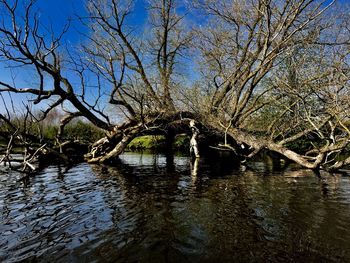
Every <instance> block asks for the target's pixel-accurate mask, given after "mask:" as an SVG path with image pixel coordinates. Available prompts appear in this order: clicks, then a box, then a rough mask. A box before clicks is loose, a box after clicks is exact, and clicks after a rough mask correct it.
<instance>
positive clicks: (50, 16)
mask: <svg viewBox="0 0 350 263" xmlns="http://www.w3.org/2000/svg"><path fill="white" fill-rule="evenodd" d="M327 1H329V2H330V1H331V0H327ZM24 2H26V1H25V0H19V3H24ZM84 2H85V1H81V0H38V1H37V4H36V8H37V9H38V10H39V13H40V19H41V21H42V24H43V25H46V26H48V25H52V28H53V30H54V31H55V32H60V31H61V30H62V28H63V27H64V25H65V24H66V23H67V20H68V19H71V21H72V22H71V27H70V28H69V30H68V32H67V33H66V34H65V36H64V44H67V45H68V46H75V45H77V44H78V43H79V42H80V40H81V38H82V35H81V34H79V33H78V32H85V33H86V32H88V30H89V29H88V28H86V27H82V26H81V24H80V22H79V21H78V18H77V15H79V16H84V15H86V9H85V6H84ZM184 2H185V0H184ZM338 3H350V0H338ZM146 18H147V10H146V3H145V0H136V2H135V8H134V12H133V14H132V15H131V16H130V17H129V20H128V22H129V23H130V24H132V25H136V26H139V29H140V30H141V31H142V29H143V25H144V22H145V20H146ZM192 19H194V20H195V21H197V22H198V21H199V20H198V19H199V18H198V17H192ZM10 75H11V74H10V72H9V71H8V70H6V69H5V68H4V66H3V65H2V64H1V63H0V78H1V79H2V80H3V81H9V82H10V81H11V77H10ZM17 80H19V82H20V83H22V84H24V85H25V82H26V81H27V83H28V80H31V72H30V71H29V72H24V71H22V72H17ZM22 99H24V100H26V99H27V97H26V96H16V99H15V101H16V102H17V103H18V104H21V103H20V101H21V100H22ZM0 112H3V105H2V103H1V102H0Z"/></svg>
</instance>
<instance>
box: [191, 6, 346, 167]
mask: <svg viewBox="0 0 350 263" xmlns="http://www.w3.org/2000/svg"><path fill="white" fill-rule="evenodd" d="M334 2H335V1H332V2H329V1H311V0H310V1H306V0H305V1H304V0H299V1H263V0H257V1H220V2H216V1H199V2H198V3H197V7H199V8H201V9H202V10H205V12H206V14H207V15H208V16H209V17H210V20H209V21H210V22H208V24H209V25H208V26H207V27H205V28H204V30H203V29H202V30H198V35H199V40H198V46H199V47H200V54H201V57H202V61H201V65H202V69H203V75H204V78H205V79H206V80H207V81H208V82H209V85H210V87H211V88H210V89H209V97H210V98H211V101H210V103H209V104H208V106H207V107H206V108H205V109H204V110H205V115H206V116H209V117H207V122H208V123H210V124H211V125H214V126H215V127H217V128H218V129H221V130H223V131H225V132H226V133H228V134H229V135H231V136H232V137H233V138H235V139H236V141H238V142H239V143H244V144H247V145H248V146H249V147H250V149H251V151H250V153H249V155H248V157H251V156H253V155H255V154H256V153H258V152H259V151H260V150H262V149H268V150H271V151H274V152H277V153H279V154H281V155H283V156H285V157H287V158H288V159H290V160H293V161H295V162H297V163H298V164H300V165H302V166H304V167H307V168H311V169H319V168H320V167H326V166H328V167H329V169H333V168H334V167H337V168H339V167H340V162H336V160H337V158H330V156H333V157H334V153H336V152H337V153H339V152H342V151H343V150H344V149H345V147H346V146H347V144H348V143H349V134H348V132H347V131H348V128H347V126H346V123H347V122H348V115H347V112H348V106H349V104H348V103H347V102H346V97H347V94H348V84H349V83H348V82H349V72H348V64H347V61H348V58H349V56H348V55H349V48H348V47H349V37H348V35H346V34H344V32H345V31H346V30H348V27H346V24H347V23H345V20H346V19H347V20H348V17H346V18H345V19H344V17H343V20H344V21H343V22H344V23H343V24H342V23H339V21H338V22H335V20H332V19H330V17H329V15H330V14H331V15H334V13H332V12H331V11H330V10H329V9H330V8H331V7H332V6H333V5H334ZM327 12H328V13H327ZM326 13H327V14H328V17H327V18H326V17H325V14H326ZM332 30H336V31H335V32H336V33H337V34H338V36H334V35H332ZM333 32H334V31H333ZM341 35H342V36H341ZM257 126H260V127H257ZM326 126H327V129H326ZM311 134H313V135H315V136H316V137H317V139H320V140H321V141H322V142H320V144H318V145H314V146H313V147H312V149H309V151H308V152H307V153H298V152H296V151H293V150H292V149H291V148H290V147H289V144H290V143H292V142H294V141H297V140H298V139H300V138H307V136H310V135H311ZM335 134H337V136H335ZM335 137H337V139H335ZM309 138H310V137H309ZM313 138H314V137H313ZM329 138H332V140H331V142H329V140H327V139H329ZM345 162H346V161H345ZM345 162H342V163H341V164H345Z"/></svg>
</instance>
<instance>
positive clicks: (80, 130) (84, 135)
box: [63, 120, 104, 142]
mask: <svg viewBox="0 0 350 263" xmlns="http://www.w3.org/2000/svg"><path fill="white" fill-rule="evenodd" d="M103 136H104V133H103V131H102V130H100V129H98V128H96V127H95V126H93V125H92V124H90V123H86V122H83V121H81V120H79V121H77V122H73V123H70V124H69V125H67V126H66V127H65V129H64V133H63V137H64V138H66V139H70V140H73V139H77V140H81V141H84V142H94V141H96V140H98V139H100V138H102V137H103Z"/></svg>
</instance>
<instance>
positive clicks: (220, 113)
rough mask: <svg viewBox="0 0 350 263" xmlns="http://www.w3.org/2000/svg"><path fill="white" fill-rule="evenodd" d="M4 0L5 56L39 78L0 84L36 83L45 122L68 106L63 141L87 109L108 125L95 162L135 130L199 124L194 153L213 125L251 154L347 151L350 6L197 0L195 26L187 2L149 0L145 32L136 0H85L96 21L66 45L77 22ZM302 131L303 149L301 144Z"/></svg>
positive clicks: (312, 156) (321, 158)
mask: <svg viewBox="0 0 350 263" xmlns="http://www.w3.org/2000/svg"><path fill="white" fill-rule="evenodd" d="M0 5H1V12H3V16H2V18H1V19H2V21H1V23H0V57H1V58H2V59H5V60H6V63H7V66H8V67H10V68H21V67H22V68H30V69H31V70H32V74H33V76H34V75H35V76H36V78H34V77H33V79H35V80H36V83H35V84H31V86H30V87H23V82H21V81H18V83H17V82H16V79H15V78H13V79H12V81H2V80H0V93H1V94H7V93H13V94H15V93H16V94H18V93H19V94H31V95H32V96H33V103H34V104H35V105H39V106H40V105H44V106H42V114H41V116H40V118H39V119H38V120H37V121H39V122H40V121H41V120H43V119H45V118H46V117H47V116H48V114H49V113H50V112H51V111H52V110H53V109H55V108H57V107H61V109H62V110H63V112H65V113H66V115H65V116H64V117H63V118H62V119H61V122H60V125H59V129H58V134H57V136H56V140H57V142H56V143H57V145H58V147H59V149H60V150H59V151H60V152H62V145H64V143H65V142H64V141H63V138H62V134H63V130H64V128H65V126H66V125H67V124H69V123H70V122H71V121H72V120H74V119H76V118H85V119H86V120H88V121H89V122H91V123H92V124H93V125H95V126H96V127H98V128H100V129H102V130H104V131H105V137H104V138H101V139H99V140H98V141H96V142H95V143H94V144H93V145H92V146H91V150H90V152H89V153H86V155H85V158H86V160H87V161H88V162H90V163H106V162H107V163H108V162H113V160H114V159H115V158H116V157H117V156H118V155H119V154H120V153H122V152H123V151H124V149H125V148H126V146H127V145H128V143H129V142H130V141H131V140H132V139H133V138H135V137H136V136H138V135H143V134H162V135H165V136H166V137H167V138H169V140H171V138H172V137H173V136H174V134H176V132H178V131H179V130H182V131H183V130H187V131H188V132H189V131H190V130H191V129H192V139H191V141H192V142H191V145H192V149H193V152H194V153H195V156H197V157H199V153H198V152H197V151H196V145H197V144H196V139H197V135H198V132H200V133H202V132H203V130H205V131H207V132H209V133H219V134H221V135H222V137H223V138H224V142H223V143H221V145H220V147H221V148H227V149H230V150H232V151H234V152H236V153H237V154H239V155H244V158H251V157H253V156H254V155H256V154H257V153H259V152H260V151H261V150H263V149H266V150H269V151H273V152H276V153H278V154H280V155H281V156H283V157H284V158H287V159H289V160H292V161H294V162H296V163H298V164H299V165H301V166H303V167H306V168H309V169H329V170H336V169H340V168H341V167H344V166H346V165H349V163H350V159H349V158H347V156H348V155H347V154H348V153H347V150H348V144H349V142H350V132H349V123H350V121H349V114H348V110H349V106H350V105H349V99H348V94H349V72H350V71H349V68H348V64H347V60H348V56H349V39H348V38H349V34H348V33H349V27H348V24H349V16H348V15H346V12H338V13H335V12H336V11H337V10H336V9H332V8H335V7H334V6H335V5H334V1H333V2H329V1H316V0H298V1H279V0H274V1H264V0H254V1H250V2H249V3H248V2H246V1H220V2H218V1H198V2H196V1H194V2H193V6H192V7H191V8H193V9H194V10H196V12H199V13H201V15H202V17H203V18H204V17H205V19H204V20H205V21H204V25H202V26H201V27H198V28H194V29H192V28H190V27H189V26H188V25H187V24H186V23H187V21H186V16H185V15H183V14H181V13H179V12H178V7H179V2H177V1H174V0H164V1H150V2H149V3H148V5H149V6H148V7H149V16H148V23H147V25H146V32H147V34H142V33H143V32H140V30H139V29H138V28H137V27H134V28H132V26H131V23H129V20H128V19H129V17H130V14H132V11H133V1H123V2H119V1H112V0H98V1H87V8H88V14H87V15H84V16H81V18H80V21H81V23H82V24H84V25H86V26H88V27H89V29H90V32H89V33H87V34H85V35H84V37H85V41H84V42H83V43H82V44H81V45H80V47H79V48H74V47H69V48H68V49H64V47H63V46H62V41H63V40H62V39H63V36H64V34H65V32H66V31H67V30H69V28H68V27H65V28H63V30H62V33H61V34H55V33H54V32H47V31H45V29H43V28H41V27H39V25H40V22H39V17H38V16H37V15H36V13H35V1H30V2H29V4H28V5H27V6H26V7H25V8H24V12H23V8H19V7H18V1H16V0H2V1H0ZM343 9H345V8H343ZM332 10H333V11H332ZM335 15H337V17H334V19H332V18H331V17H332V16H335ZM326 18H327V19H326ZM190 52H191V54H195V56H192V57H198V59H197V60H198V61H197V63H198V65H199V67H200V73H199V75H200V78H199V80H198V81H197V82H196V83H193V85H192V87H188V82H189V81H187V80H184V75H186V74H184V72H181V71H180V68H181V67H179V65H180V64H183V65H184V64H185V63H186V62H185V60H184V57H189V54H190ZM63 54H64V55H63ZM191 63H192V65H193V64H194V59H193V60H192V61H191ZM68 73H69V74H68ZM191 73H192V74H194V72H191ZM77 80H78V81H77ZM21 86H22V87H21ZM4 96H5V95H4ZM106 105H109V108H108V109H106ZM116 116H117V117H116ZM191 120H195V122H196V125H197V124H198V125H199V126H201V127H202V130H201V129H199V130H198V128H196V127H195V126H196V125H195V126H194V125H193V122H191ZM2 121H3V122H4V123H7V121H6V118H4V119H3V120H2ZM190 123H191V125H190ZM7 124H8V125H10V124H11V123H7ZM300 140H308V142H307V143H306V144H305V145H306V146H305V147H304V148H305V149H298V148H295V147H294V148H293V147H292V143H294V142H298V141H300ZM242 147H244V148H245V150H244V151H242V150H241V148H242ZM344 155H346V157H345V159H344V158H343V160H342V159H341V158H340V157H343V156H344Z"/></svg>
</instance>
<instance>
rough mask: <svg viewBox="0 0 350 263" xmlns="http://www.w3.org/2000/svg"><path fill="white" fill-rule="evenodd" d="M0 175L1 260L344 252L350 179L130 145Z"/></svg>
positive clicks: (305, 256) (330, 255)
mask: <svg viewBox="0 0 350 263" xmlns="http://www.w3.org/2000/svg"><path fill="white" fill-rule="evenodd" d="M19 178H20V175H18V174H16V173H13V174H9V175H1V176H0V220H1V225H0V233H1V237H0V261H4V262H12V261H20V260H35V261H43V262H51V261H62V262H67V261H73V262H74V261H76V262H85V261H86V262H105V261H111V262H138V261H142V262H187V261H188V262H197V261H203V260H204V261H210V262H211V261H214V260H216V259H220V260H221V261H224V260H226V261H230V262H231V261H274V262H276V261H287V262H288V261H298V260H299V261H310V260H311V261H316V260H321V261H322V260H323V261H346V260H348V259H349V257H350V240H349V238H348V237H349V236H350V230H349V228H348V224H349V223H350V205H349V201H350V180H349V179H350V178H349V177H347V176H343V175H329V174H324V173H322V174H314V173H313V172H310V171H309V170H293V169H292V168H288V169H277V171H276V170H275V169H272V168H271V167H270V166H268V165H266V162H264V163H262V162H261V163H259V162H256V163H250V164H247V165H246V166H239V165H238V164H237V163H236V164H235V163H233V162H232V159H230V158H228V157H227V156H221V157H220V158H211V159H207V160H205V159H200V160H196V161H194V162H192V161H191V160H190V159H189V158H188V157H176V156H175V157H174V158H172V159H169V158H167V157H166V156H163V155H150V154H135V153H126V154H124V155H123V156H121V158H120V163H119V164H118V165H117V166H116V167H107V166H89V165H87V164H80V165H77V166H75V167H70V168H66V167H59V166H52V167H49V168H47V169H46V170H45V171H43V172H42V173H40V174H38V175H36V176H35V177H31V178H28V179H27V180H26V181H23V180H22V181H21V180H19Z"/></svg>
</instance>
